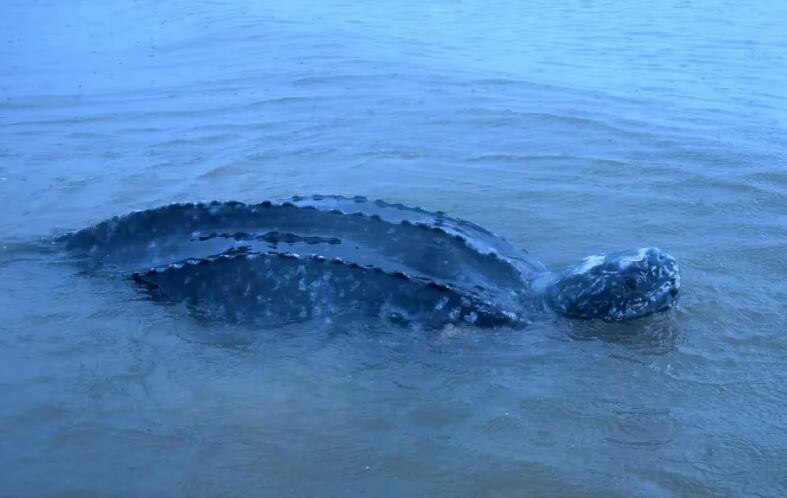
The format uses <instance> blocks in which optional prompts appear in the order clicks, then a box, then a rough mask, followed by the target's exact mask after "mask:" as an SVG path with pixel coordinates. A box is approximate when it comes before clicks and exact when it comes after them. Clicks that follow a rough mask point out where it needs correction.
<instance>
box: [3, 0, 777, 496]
mask: <svg viewBox="0 0 787 498" xmlns="http://www.w3.org/2000/svg"><path fill="white" fill-rule="evenodd" d="M784 19H787V3H784V2H779V1H775V0H774V1H770V2H769V1H762V2H755V3H754V4H749V3H745V2H724V1H711V0H700V1H694V2H692V1H671V0H670V1H665V2H659V3H657V4H654V3H652V2H644V1H633V2H615V1H593V2H592V1H568V2H557V3H556V2H547V1H541V0H535V1H530V2H513V1H494V2H481V1H476V0H467V1H462V2H453V1H432V2H416V1H411V0H409V1H408V0H405V1H397V2H394V1H385V0H379V1H375V2H363V3H361V2H341V1H323V2H306V1H302V0H299V1H294V2H287V3H286V5H284V2H243V1H238V2H227V3H223V2H205V3H200V4H199V5H198V4H197V3H193V2H186V1H173V2H166V3H163V2H153V1H149V0H139V1H136V2H130V1H129V2H125V1H120V2H98V1H76V2H49V3H45V2H21V1H13V0H9V1H6V2H3V4H2V6H0V61H2V66H0V91H1V92H2V93H0V95H1V96H2V100H0V200H2V209H1V210H0V246H2V247H3V253H2V254H0V392H2V393H3V394H2V403H0V495H2V496H67V495H68V496H358V495H361V494H365V495H368V496H572V497H573V496H579V495H581V496H598V497H609V496H619V497H629V496H646V497H667V496H681V497H685V496H768V497H777V496H784V495H785V494H786V493H787V471H785V469H787V410H785V408H787V360H785V358H787V337H786V336H785V328H787V327H786V325H787V323H786V321H787V320H786V316H787V312H786V311H785V302H787V284H785V281H786V279H787V260H785V254H787V138H785V137H787V105H785V102H787V69H785V68H787V55H786V54H787V37H785V36H784V33H785V31H784V26H783V20H784ZM304 193H306V194H308V193H338V194H347V195H355V194H363V195H366V196H369V197H372V198H375V197H379V198H384V199H387V200H391V201H396V202H404V203H407V204H412V205H420V206H423V207H425V208H429V209H440V210H444V211H447V212H449V213H451V214H453V215H456V216H460V217H464V218H468V219H471V220H472V221H475V222H477V223H479V224H482V225H483V226H486V227H488V228H490V229H492V230H494V231H495V232H497V233H500V234H502V235H504V236H505V237H506V238H508V239H509V240H510V241H512V242H514V243H516V244H518V245H521V246H522V247H525V248H527V249H528V250H530V251H531V252H532V253H533V254H535V255H537V256H539V257H540V258H541V259H542V260H543V261H544V263H545V264H547V266H549V267H551V268H555V269H558V268H561V267H563V266H565V265H568V264H570V263H573V262H575V261H576V260H577V259H579V258H581V257H583V256H586V255H588V254H591V253H594V252H602V251H609V250H618V249H626V248H634V247H640V246H645V245H657V246H659V247H662V248H663V249H665V250H667V251H669V252H670V253H671V254H673V255H674V256H676V257H677V258H678V259H679V261H680V262H681V265H682V270H683V294H682V301H681V306H680V309H678V310H676V311H675V312H674V313H671V314H668V315H664V316H660V317H655V318H650V319H644V320H639V321H636V322H632V323H629V324H625V325H619V326H611V325H604V324H596V323H578V322H569V321H565V320H557V319H555V320H552V321H549V322H545V323H539V324H536V325H534V326H533V327H531V328H529V329H527V330H525V331H522V332H517V333H510V332H505V331H498V332H491V333H490V332H488V331H479V330H472V329H470V330H462V331H459V333H456V334H450V335H446V334H443V335H437V334H423V333H418V332H416V331H409V332H408V331H404V330H401V329H388V328H386V327H384V326H381V325H380V324H376V323H373V322H364V321H356V322H350V323H332V324H314V323H311V324H301V325H297V326H292V327H288V328H287V329H285V330H277V331H274V332H271V331H265V332H264V333H263V332H259V331H255V330H249V329H242V328H233V327H229V326H221V325H218V324H213V325H210V324H201V323H198V322H197V321H195V320H193V319H192V318H191V317H190V316H189V315H188V314H187V313H185V312H184V311H183V310H179V309H172V308H165V307H161V306H157V305H155V304H153V303H150V302H149V301H147V300H145V298H144V296H142V295H140V293H138V292H137V291H136V290H135V289H133V288H132V287H131V286H129V285H128V283H127V282H125V281H123V280H119V279H110V278H94V277H90V276H88V275H82V274H80V273H79V271H78V269H77V268H75V267H73V266H72V265H69V264H67V263H65V262H62V261H58V260H57V259H56V258H48V257H47V258H42V257H40V256H37V255H35V254H31V253H28V252H26V251H24V250H23V249H21V248H20V247H21V246H24V244H26V243H28V242H30V241H34V240H37V239H38V238H40V237H46V236H51V235H54V234H58V233H61V232H62V231H64V230H67V229H73V228H79V227H82V226H84V225H87V224H90V223H93V222H96V221H99V220H101V219H102V218H105V217H108V216H111V215H114V214H118V213H124V212H127V211H129V210H133V209H143V208H148V207H152V206H156V205H159V204H163V203H168V202H173V201H187V200H200V199H202V200H204V199H214V198H219V199H236V200H241V201H259V200H263V199H267V198H275V197H282V196H289V195H293V194H304Z"/></svg>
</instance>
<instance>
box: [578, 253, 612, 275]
mask: <svg viewBox="0 0 787 498" xmlns="http://www.w3.org/2000/svg"><path fill="white" fill-rule="evenodd" d="M603 263H604V256H597V255H595V254H594V255H592V256H588V257H587V258H585V259H583V260H582V263H580V264H578V265H577V266H575V267H574V269H573V270H572V271H571V273H572V274H573V275H581V274H583V273H586V272H587V271H588V270H590V269H591V268H595V267H597V266H598V265H600V264H603Z"/></svg>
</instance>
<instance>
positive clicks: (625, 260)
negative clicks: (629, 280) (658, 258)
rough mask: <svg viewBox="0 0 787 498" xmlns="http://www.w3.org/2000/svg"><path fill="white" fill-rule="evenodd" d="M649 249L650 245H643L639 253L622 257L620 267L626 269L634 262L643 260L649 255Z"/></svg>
mask: <svg viewBox="0 0 787 498" xmlns="http://www.w3.org/2000/svg"><path fill="white" fill-rule="evenodd" d="M649 250H650V248H649V247H643V248H641V249H639V250H638V251H637V254H633V255H631V256H624V257H622V258H620V269H621V270H625V269H626V268H628V267H629V266H631V265H632V264H634V263H640V262H642V261H643V260H644V259H645V258H646V257H647V256H648V251H649Z"/></svg>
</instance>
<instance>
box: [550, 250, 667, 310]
mask: <svg viewBox="0 0 787 498" xmlns="http://www.w3.org/2000/svg"><path fill="white" fill-rule="evenodd" d="M679 289H680V270H679V269H678V263H677V261H675V258H673V257H672V256H670V255H669V254H666V253H664V252H661V251H660V250H659V249H657V248H655V247H646V248H643V249H639V250H634V251H624V252H614V253H609V254H605V255H601V256H588V257H587V258H585V259H583V260H582V261H581V262H580V263H579V264H577V265H574V266H570V267H568V268H567V269H566V270H565V271H564V272H563V273H562V274H560V275H559V277H558V278H557V279H556V280H555V281H553V282H552V284H551V285H550V286H549V288H548V289H546V300H547V303H548V304H549V306H550V307H551V308H552V309H553V310H555V311H556V312H558V313H560V314H561V315H564V316H567V317H571V318H600V319H602V320H605V321H610V322H611V321H623V320H631V319H632V318H639V317H642V316H646V315H650V314H651V313H656V312H658V311H665V310H668V309H670V308H671V307H672V306H674V305H675V303H676V302H677V300H678V291H679Z"/></svg>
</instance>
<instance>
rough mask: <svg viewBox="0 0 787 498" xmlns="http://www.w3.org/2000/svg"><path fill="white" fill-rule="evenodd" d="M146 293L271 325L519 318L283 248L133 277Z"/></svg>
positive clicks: (398, 276) (416, 281)
mask: <svg viewBox="0 0 787 498" xmlns="http://www.w3.org/2000/svg"><path fill="white" fill-rule="evenodd" d="M133 278H134V280H135V281H137V282H139V283H140V284H143V285H144V286H145V287H146V288H147V289H148V290H149V291H150V292H151V294H152V295H154V296H156V297H157V298H160V299H164V300H166V301H169V302H173V303H185V304H186V305H187V306H188V307H189V308H191V309H192V310H194V311H195V312H197V313H198V314H199V315H200V316H203V317H207V318H212V319H219V320H223V321H229V322H234V323H246V324H252V325H255V326H263V327H277V326H281V325H283V324H286V323H293V322H299V321H306V320H311V319H321V318H322V319H331V318H332V317H334V316H336V315H340V314H343V313H347V312H360V313H363V314H364V315H368V316H377V317H381V318H383V319H389V320H394V321H400V322H410V321H417V322H419V323H423V324H425V325H426V326H427V327H429V328H439V327H442V326H444V325H446V324H449V323H462V322H465V323H473V324H477V325H480V326H486V327H489V326H492V327H494V326H502V325H508V326H518V325H521V324H522V322H521V321H520V319H519V317H518V316H517V315H516V314H515V313H513V312H509V311H506V310H501V309H499V308H497V307H495V306H492V305H491V304H490V303H487V302H485V301H484V300H483V299H481V298H479V297H478V296H474V295H470V294H467V293H465V292H463V291H459V290H456V289H453V288H451V287H449V286H446V285H441V284H437V283H434V282H431V281H428V280H425V279H420V278H416V277H412V276H409V275H406V274H404V273H400V272H386V271H383V270H382V269H380V268H377V267H373V266H362V265H358V264H355V263H348V262H345V261H343V260H340V259H326V258H323V257H320V256H308V257H301V256H298V255H295V254H291V253H281V252H261V253H250V254H249V253H237V254H223V255H220V256H214V257H209V258H201V259H189V260H185V261H183V262H180V263H175V264H171V265H167V266H164V267H160V268H155V269H152V270H149V271H146V272H139V273H135V274H134V275H133Z"/></svg>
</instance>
